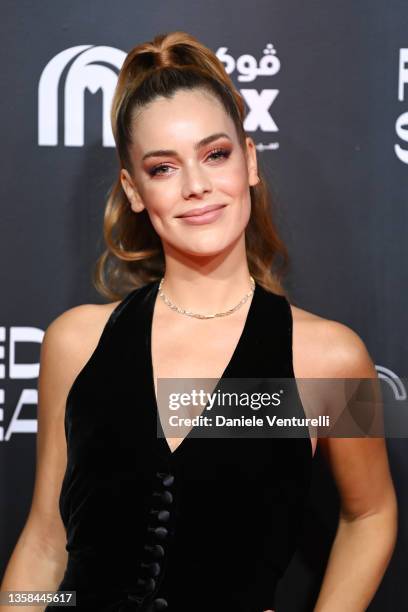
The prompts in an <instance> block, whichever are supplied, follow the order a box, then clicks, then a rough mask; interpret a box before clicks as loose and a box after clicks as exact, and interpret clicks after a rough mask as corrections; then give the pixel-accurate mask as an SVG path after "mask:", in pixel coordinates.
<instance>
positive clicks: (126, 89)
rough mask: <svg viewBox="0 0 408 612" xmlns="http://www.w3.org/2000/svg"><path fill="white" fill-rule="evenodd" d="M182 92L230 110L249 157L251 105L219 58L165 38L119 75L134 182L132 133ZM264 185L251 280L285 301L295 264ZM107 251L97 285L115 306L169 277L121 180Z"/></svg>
mask: <svg viewBox="0 0 408 612" xmlns="http://www.w3.org/2000/svg"><path fill="white" fill-rule="evenodd" d="M180 89H185V90H196V89H201V90H205V91H208V92H209V93H211V94H212V95H214V96H216V97H217V98H218V100H219V101H220V102H221V103H222V105H223V107H224V109H225V111H226V112H227V113H228V115H229V116H230V117H231V119H232V121H233V122H234V125H235V128H236V131H237V135H238V140H239V142H240V145H241V147H242V149H243V150H244V151H245V147H246V143H245V140H246V133H245V130H244V128H243V122H244V117H245V104H244V100H243V98H242V96H241V94H240V93H239V92H238V91H237V89H236V88H235V86H234V84H233V82H232V81H231V79H230V77H229V76H228V74H227V73H226V71H225V68H224V66H223V64H222V62H221V61H220V60H219V59H218V58H217V56H216V55H215V54H214V53H213V51H211V50H210V49H208V48H207V47H206V46H205V45H203V44H201V43H200V42H199V41H198V40H197V39H196V38H194V37H193V36H191V35H190V34H187V33H186V32H180V31H176V32H171V33H168V34H159V35H158V36H156V37H155V38H154V39H153V40H152V41H151V42H146V43H143V44H141V45H138V46H136V47H134V48H133V49H132V50H131V51H130V52H129V53H128V55H127V56H126V58H125V61H124V63H123V65H122V68H121V70H120V73H119V77H118V81H117V85H116V89H115V92H114V96H113V100H112V106H111V124H112V132H113V136H114V139H115V144H116V151H117V155H118V161H119V165H120V168H125V169H126V170H127V171H128V172H129V173H130V174H131V175H132V173H133V171H132V163H131V158H130V144H131V141H132V140H131V138H132V135H131V126H132V118H133V117H134V113H136V112H137V111H138V110H141V109H142V108H143V107H144V106H145V105H146V104H148V103H150V102H152V101H153V100H155V99H156V98H158V97H159V96H160V97H165V98H171V97H172V96H173V95H174V94H175V92H176V91H178V90H180ZM258 176H259V179H260V180H259V182H258V183H257V184H256V185H255V186H250V187H249V189H250V195H251V216H250V220H249V222H248V225H247V227H246V230H245V242H246V252H247V259H248V267H249V271H250V274H251V275H252V276H253V277H254V278H255V280H257V281H258V283H259V284H261V285H262V286H264V287H265V288H266V289H269V290H271V291H274V292H275V293H279V294H285V291H284V289H283V287H282V283H281V281H282V278H283V276H284V274H285V273H286V270H287V267H288V263H289V257H288V253H287V250H286V247H285V245H284V243H283V242H282V240H281V239H280V238H279V236H278V233H277V231H276V228H275V226H274V224H273V222H272V218H271V198H270V193H269V191H268V188H267V184H266V181H265V178H264V176H263V174H262V172H261V171H260V169H259V168H258ZM103 229H104V239H105V243H106V249H105V251H104V252H103V253H102V255H100V257H99V258H98V260H97V262H96V265H95V268H94V272H93V281H94V284H95V287H96V289H97V290H98V291H99V293H101V294H102V295H103V296H105V297H107V298H108V299H109V300H117V299H122V298H123V297H124V296H125V295H127V293H129V291H131V290H132V289H134V288H136V287H139V286H142V285H144V284H146V283H148V282H150V281H153V280H158V279H159V278H160V277H162V276H163V275H164V263H165V260H164V253H163V249H162V245H161V240H160V237H159V236H158V234H157V233H156V231H155V229H154V227H153V225H152V224H151V222H150V219H149V216H148V213H147V211H146V209H144V210H143V211H142V212H140V213H137V214H136V213H134V212H133V211H132V209H131V208H130V206H129V201H128V199H127V196H126V194H125V192H124V190H123V188H122V183H121V180H120V175H119V176H118V178H117V180H116V183H115V184H114V185H113V187H112V189H111V191H110V193H109V196H108V200H107V204H106V209H105V214H104V228H103Z"/></svg>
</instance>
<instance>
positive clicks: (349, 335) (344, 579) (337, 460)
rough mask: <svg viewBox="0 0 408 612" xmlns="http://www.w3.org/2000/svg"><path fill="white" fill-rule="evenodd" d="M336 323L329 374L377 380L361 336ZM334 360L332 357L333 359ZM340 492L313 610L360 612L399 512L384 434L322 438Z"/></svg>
mask: <svg viewBox="0 0 408 612" xmlns="http://www.w3.org/2000/svg"><path fill="white" fill-rule="evenodd" d="M344 328H345V326H340V327H337V329H336V331H335V332H334V334H335V335H336V334H340V336H341V337H337V338H336V337H334V338H331V346H332V347H336V346H337V347H338V349H340V350H337V353H333V354H332V358H333V359H332V361H331V364H329V367H330V371H331V372H332V374H330V373H327V377H330V376H332V377H333V378H334V377H344V378H377V373H376V370H375V367H374V364H373V362H372V360H371V358H370V356H369V354H368V352H367V350H366V348H365V345H364V343H363V342H362V341H361V339H360V338H359V337H358V336H357V334H354V332H353V331H352V330H349V329H348V328H346V329H347V330H348V331H345V329H344ZM333 360H334V361H333ZM319 444H320V447H321V449H322V452H323V454H324V456H325V458H326V460H327V461H328V464H329V466H330V468H331V471H332V473H333V476H334V478H335V482H336V485H337V488H338V491H339V494H340V502H341V506H340V518H339V524H338V528H337V532H336V536H335V539H334V542H333V546H332V549H331V551H330V556H329V560H328V564H327V567H326V572H325V575H324V579H323V582H322V586H321V590H320V593H319V597H318V600H317V602H316V606H315V608H314V612H340V611H341V612H344V610H347V611H348V612H364V611H365V610H366V609H367V606H368V604H369V603H370V601H371V600H372V598H373V596H374V594H375V592H376V591H377V589H378V586H379V584H380V582H381V580H382V577H383V575H384V573H385V570H386V568H387V566H388V563H389V561H390V558H391V555H392V553H393V550H394V546H395V542H396V535H397V522H398V511H397V501H396V495H395V490H394V486H393V482H392V478H391V474H390V470H389V464H388V457H387V451H386V445H385V440H384V438H373V437H372V438H321V439H319Z"/></svg>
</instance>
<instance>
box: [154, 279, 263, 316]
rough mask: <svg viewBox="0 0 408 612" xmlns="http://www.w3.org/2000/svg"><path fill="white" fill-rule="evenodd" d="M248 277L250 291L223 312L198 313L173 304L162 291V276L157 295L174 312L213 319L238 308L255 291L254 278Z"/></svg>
mask: <svg viewBox="0 0 408 612" xmlns="http://www.w3.org/2000/svg"><path fill="white" fill-rule="evenodd" d="M249 278H250V279H251V287H252V288H251V291H249V292H248V293H246V294H245V295H244V297H243V298H242V300H241V301H240V302H238V304H237V305H236V306H233V308H229V309H228V310H224V311H223V312H215V313H214V314H199V313H197V312H191V310H185V309H184V308H180V307H179V306H176V305H175V304H173V302H172V301H171V300H169V298H168V297H167V295H166V294H165V293H164V292H163V291H162V285H163V281H164V277H163V278H162V279H161V281H160V284H159V290H158V291H159V296H160V297H161V298H162V300H163V302H164V303H165V304H167V306H169V308H171V309H172V310H175V311H176V312H178V313H180V314H183V315H186V316H188V317H195V318H196V319H214V318H215V317H225V316H227V315H230V314H232V313H233V312H235V311H236V310H238V308H240V307H241V306H242V305H243V304H245V302H246V301H247V300H248V299H249V298H250V297H251V295H252V294H253V292H254V291H255V280H254V278H253V277H252V276H250V277H249Z"/></svg>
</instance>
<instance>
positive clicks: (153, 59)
mask: <svg viewBox="0 0 408 612" xmlns="http://www.w3.org/2000/svg"><path fill="white" fill-rule="evenodd" d="M243 118H244V105H243V101H242V99H241V97H240V95H239V94H238V92H237V91H236V89H235V88H234V86H233V83H232V82H231V80H230V79H229V77H228V76H227V74H226V73H225V70H224V68H223V66H222V64H221V63H220V62H219V61H218V59H217V58H216V56H215V55H214V54H213V53H212V52H211V51H210V50H209V49H208V48H206V47H205V46H203V45H202V44H201V43H200V42H198V41H197V40H196V39H195V38H194V37H192V36H190V35H188V34H186V33H184V32H173V33H170V34H166V35H160V36H157V37H156V38H155V39H154V40H153V41H152V42H148V43H146V44H143V45H139V46H137V47H135V48H134V49H132V51H130V53H129V54H128V56H127V58H126V60H125V62H124V64H123V67H122V69H121V72H120V74H119V79H118V84H117V88H116V91H115V96H114V99H113V105H112V126H113V132H114V136H115V141H116V146H117V151H118V156H119V162H120V174H119V177H118V181H117V183H116V185H115V187H114V189H113V190H112V192H111V194H110V197H109V201H108V205H107V209H106V214H105V238H106V242H107V250H106V252H105V253H104V254H103V256H102V257H101V259H100V261H99V262H98V266H97V270H96V271H97V274H96V277H95V278H96V284H97V287H98V288H99V289H100V291H101V292H102V293H103V294H104V295H105V296H108V297H109V298H110V299H111V300H114V301H113V302H111V303H109V304H107V305H103V306H100V305H82V306H79V307H75V308H72V309H70V310H68V311H66V312H65V313H63V314H62V315H60V316H59V317H58V318H57V319H55V321H53V322H52V324H51V325H50V326H49V328H48V329H47V330H46V334H45V338H44V341H43V345H42V354H41V368H40V381H39V393H40V401H39V429H38V464H37V475H36V483H35V491H34V497H33V503H32V508H31V511H30V515H29V518H28V521H27V524H26V526H25V528H24V530H23V533H22V535H21V537H20V539H19V542H18V544H17V546H16V549H15V551H14V553H13V556H12V559H11V560H10V563H9V567H8V569H7V572H6V575H5V578H4V583H3V585H2V588H3V590H6V589H8V590H12V589H17V588H18V589H23V588H24V589H34V588H35V589H39V588H42V589H49V590H54V589H57V588H58V589H59V590H73V591H76V596H77V609H79V610H87V611H89V610H98V611H99V612H103V611H108V610H109V611H112V612H113V611H116V612H119V611H123V610H143V611H145V612H147V611H150V612H152V611H154V610H165V609H168V610H174V611H176V612H187V611H189V612H190V611H195V612H204V611H209V610H211V611H216V612H221V611H223V612H225V611H228V612H264V611H268V612H270V611H271V610H275V600H274V596H275V589H276V585H277V583H278V580H279V578H280V577H281V576H282V574H283V573H284V571H285V569H286V567H287V565H288V564H289V561H290V559H291V557H292V555H293V553H294V551H295V549H296V542H297V536H298V534H299V530H300V527H301V525H302V511H303V505H304V503H305V500H306V496H307V493H308V489H309V483H310V475H311V469H312V457H313V454H314V452H315V449H316V443H317V440H316V439H313V438H309V437H301V438H291V439H290V438H287V439H285V438H280V439H278V438H275V439H259V438H258V439H250V438H243V439H232V438H225V439H224V438H218V439H217V438H199V437H193V436H192V435H186V436H179V437H170V436H167V437H166V438H163V437H158V436H157V431H156V418H157V417H158V416H159V408H158V399H157V394H158V388H157V385H156V382H157V380H158V379H161V378H170V379H171V378H195V377H199V378H203V379H204V378H209V379H216V380H224V379H226V378H244V377H248V378H251V377H252V378H257V377H269V378H273V377H277V378H278V377H282V378H284V377H289V378H293V377H294V376H295V374H296V377H298V378H309V377H310V378H332V377H333V378H334V377H356V378H357V377H362V378H374V377H375V376H376V374H375V368H374V366H373V363H372V360H371V359H370V356H369V355H368V353H367V350H366V348H365V346H364V344H363V342H362V341H361V339H360V338H359V337H358V336H357V335H356V334H355V333H354V332H353V331H352V330H351V329H349V328H348V327H346V326H344V325H342V324H340V323H337V322H335V321H329V320H326V319H323V318H321V317H319V316H317V315H314V314H312V313H309V312H306V311H304V310H302V309H300V308H297V307H295V306H293V305H291V304H289V302H288V299H287V297H286V295H285V292H284V290H283V288H282V285H281V278H282V275H283V270H284V268H285V262H286V261H287V255H286V251H285V247H284V245H283V244H282V242H281V241H280V239H279V238H278V235H277V233H276V230H275V228H274V225H273V223H272V220H271V218H270V215H269V203H268V194H267V188H266V185H265V181H264V179H263V177H262V175H261V173H260V171H259V169H258V166H257V158H256V151H255V147H254V143H253V141H252V140H251V139H250V138H248V137H246V135H245V132H244V129H243ZM208 207H209V208H210V209H211V210H207V208H208ZM205 210H207V212H205ZM279 259H280V260H281V262H280V265H279ZM186 311H187V312H186ZM292 340H293V342H292ZM292 349H293V350H292ZM65 405H66V412H65ZM64 415H65V428H66V430H65V433H66V436H67V454H66V453H65V448H66V442H65V436H64V430H63V422H64ZM319 444H320V445H321V448H322V451H323V452H324V454H325V456H326V457H327V458H328V460H329V462H330V465H331V468H332V470H333V474H334V477H335V480H336V483H337V486H338V489H339V493H340V498H341V514H340V521H339V526H338V531H337V534H336V538H335V540H334V543H333V547H332V550H331V554H330V558H329V563H328V566H327V570H326V574H325V577H324V581H323V584H322V588H321V591H320V594H319V597H318V601H317V602H316V605H315V608H314V610H315V612H336V611H337V610H342V611H344V610H347V611H348V612H360V611H363V610H365V609H366V607H367V605H368V603H369V601H370V600H371V599H372V597H373V595H374V593H375V591H376V589H377V587H378V585H379V583H380V581H381V578H382V576H383V574H384V571H385V569H386V567H387V564H388V562H389V559H390V556H391V554H392V550H393V547H394V543H395V534H396V516H397V512H396V500H395V493H394V488H393V484H392V480H391V477H390V472H389V467H388V462H387V455H386V448H385V444H384V440H383V439H381V438H378V439H374V438H372V439H358V438H351V439H335V438H333V439H330V438H321V439H319ZM61 485H62V486H61ZM58 502H59V508H58ZM59 511H60V512H61V515H60V514H59ZM61 519H62V520H61ZM65 544H66V549H65ZM66 553H68V554H66ZM34 561H35V564H34ZM33 567H34V568H35V570H33ZM51 609H54V608H53V606H51V605H50V606H48V607H47V608H46V610H51Z"/></svg>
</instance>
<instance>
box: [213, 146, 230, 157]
mask: <svg viewBox="0 0 408 612" xmlns="http://www.w3.org/2000/svg"><path fill="white" fill-rule="evenodd" d="M214 155H215V156H217V155H220V156H221V157H222V158H225V159H227V158H228V157H229V156H230V151H228V149H222V148H218V149H214V150H213V151H211V153H210V154H209V156H208V157H212V158H214Z"/></svg>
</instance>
